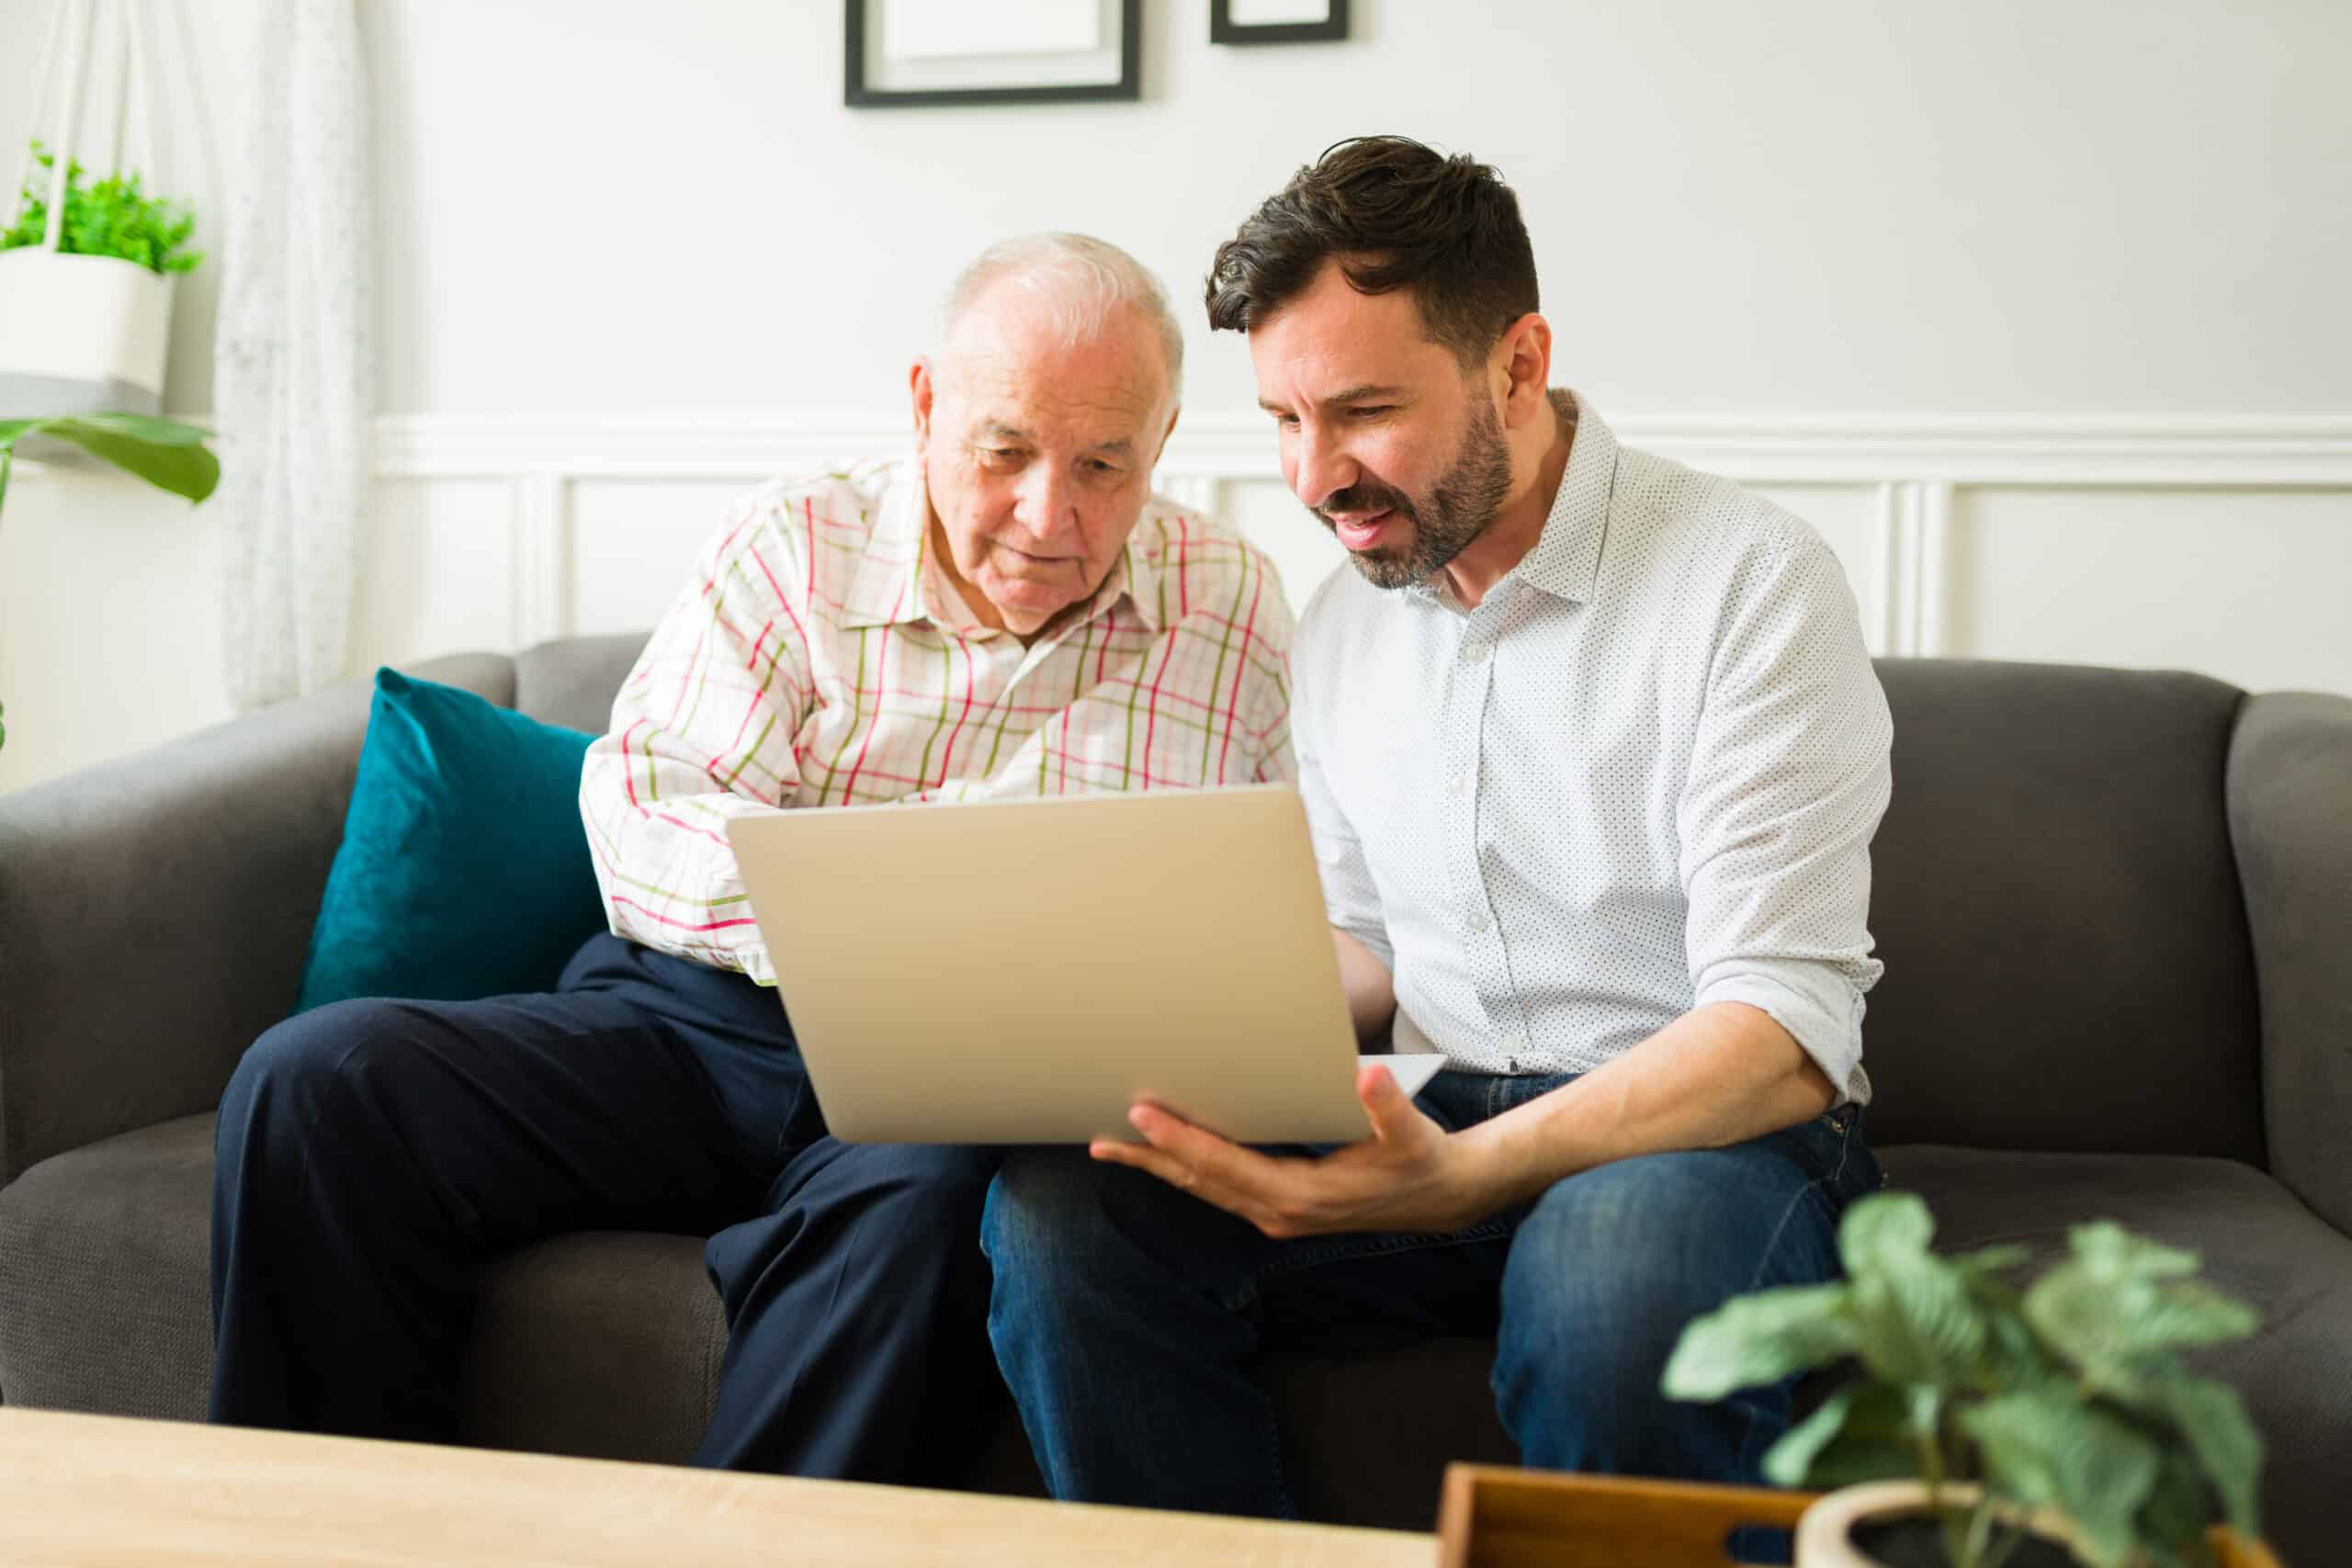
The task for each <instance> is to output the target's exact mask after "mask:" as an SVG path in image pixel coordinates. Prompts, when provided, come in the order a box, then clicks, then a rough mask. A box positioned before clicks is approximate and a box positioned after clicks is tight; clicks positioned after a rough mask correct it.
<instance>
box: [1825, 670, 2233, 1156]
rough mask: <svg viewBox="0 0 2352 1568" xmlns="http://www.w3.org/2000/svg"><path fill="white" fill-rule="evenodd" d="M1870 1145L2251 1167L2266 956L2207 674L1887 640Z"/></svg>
mask: <svg viewBox="0 0 2352 1568" xmlns="http://www.w3.org/2000/svg"><path fill="white" fill-rule="evenodd" d="M1878 671H1879V677H1880V679H1881V681H1882V682H1883V683H1884V684H1885V687H1886V695H1887V702H1888V704H1889V705H1890V707H1891V708H1892V709H1893V711H1894V798H1893V799H1892V801H1891V802H1890V803H1889V805H1888V807H1887V811H1886V817H1885V819H1884V821H1883V822H1882V823H1881V824H1880V827H1879V831H1878V837H1877V839H1876V840H1874V841H1873V843H1872V844H1871V934H1872V935H1873V936H1874V937H1875V938H1876V939H1877V942H1878V951H1879V955H1880V956H1881V957H1882V958H1883V959H1884V960H1885V961H1886V976H1885V978H1884V979H1883V980H1882V981H1881V982H1880V983H1879V985H1878V987H1877V988H1876V989H1875V990H1873V991H1872V992H1871V995H1870V1011H1869V1016H1868V1018H1867V1020H1866V1021H1864V1023H1863V1025H1862V1043H1863V1065H1864V1066H1866V1067H1867V1068H1868V1069H1869V1071H1870V1075H1871V1084H1872V1086H1873V1088H1874V1089H1875V1090H1876V1092H1877V1098H1876V1100H1874V1101H1873V1102H1872V1104H1871V1141H1872V1142H1873V1143H1875V1144H1879V1145H1893V1144H1903V1143H1936V1144H1966V1145H1972V1146H1974V1147H1978V1148H2017V1149H2051V1150H2072V1151H2077V1152H2086V1153H2089V1152H2103V1153H2118V1154H2127V1153H2128V1154H2190V1155H2221V1156H2228V1157H2230V1158H2233V1159H2241V1160H2245V1161H2246V1162H2248V1163H2249V1164H2255V1165H2260V1164H2262V1163H2263V1140H2262V1112H2261V1083H2260V1070H2261V1069H2260V1050H2259V1035H2258V1030H2257V1025H2256V1002H2255V992H2254V960H2253V954H2252V951H2251V947H2250V943H2249V940H2248V937H2247V928H2246V919H2245V906H2244V902H2243V900H2242V898H2241V897H2240V895H2239V890H2238V879H2237V866H2236V863H2235V860H2234V858H2233V853H2232V850H2231V845H2230V839H2229V827H2228V822H2227V819H2226V818H2225V817H2224V815H2223V811H2222V781H2223V772H2224V764H2225V762H2226V760H2227V758H2228V755H2229V748H2230V735H2231V729H2232V726H2233V723H2234V721H2235V718H2236V715H2237V711H2238V705H2239V703H2240V701H2241V700H2242V698H2243V696H2244V694H2243V693H2241V692H2239V691H2238V689H2237V688H2236V687H2234V686H2226V685H2223V684H2222V682H2219V681H2212V680H2208V679H2206V678H2205V677H2204V676H2201V675H2183V674H2174V673H2167V672H2162V671H2137V670H2093V669H2077V668H2072V667H2069V666H2064V665H2052V664H2003V663H1998V662H1994V661H1989V660H1905V659H1890V660H1880V661H1879V664H1878Z"/></svg>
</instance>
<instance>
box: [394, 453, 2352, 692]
mask: <svg viewBox="0 0 2352 1568" xmlns="http://www.w3.org/2000/svg"><path fill="white" fill-rule="evenodd" d="M1614 423H1615V424H1616V428H1617V431H1618V434H1619V435H1620V437H1621V438H1622V439H1623V440H1624V441H1625V442H1627V443H1628V444H1629V445H1633V446H1640V447H1643V448H1645V449H1647V450H1650V451H1654V452H1658V453H1661V454H1664V455H1666V456H1668V457H1674V458H1677V459H1679V460H1680V461H1683V462H1686V463H1689V464H1691V466H1692V467H1694V468H1703V469H1706V470H1708V471H1711V472H1714V473H1720V474H1724V475H1727V476H1729V477H1731V478H1733V479H1739V480H1741V481H1743V482H1746V483H1748V484H1751V485H1753V486H1755V487H1756V488H1758V490H1761V491H1765V492H1766V493H1768V494H1770V495H1772V496H1773V497H1774V498H1775V499H1777V500H1779V501H1780V502H1781V503H1782V504H1783V505H1786V506H1788V507H1789V508H1790V509H1791V510H1792V511H1794V512H1796V513H1798V514H1800V515H1802V516H1804V517H1805V518H1806V519H1807V521H1809V522H1811V523H1812V524H1813V525H1815V527H1816V528H1818V529H1819V530H1820V531H1821V533H1822V535H1823V536H1824V537H1825V538H1826V539H1827V540H1828V542H1829V544H1830V545H1831V547H1833V548H1834V549H1835V550H1836V551H1837V552H1838V557H1839V558H1840V559H1841V560H1842V561H1843V562H1844V563H1845V565H1846V568H1847V571H1848V574H1849V578H1850V579H1851V581H1852V583H1853V587H1854V592H1855V597H1856V600H1857V602H1858V603H1859V604H1860V611H1861V616H1862V625H1863V629H1864V632H1865V635H1866V636H1867V637H1868V639H1869V641H1870V644H1871V649H1873V651H1876V652H1880V653H1888V654H1958V655H1974V656H1984V657H1994V658H2056V659H2068V660H2082V661H2091V662H2105V663H2117V664H2154V665H2170V666H2175V667H2180V668H2189V669H2199V670H2204V671H2208V672H2210V673H2212V674H2215V675H2219V676H2221V677H2222V678H2224V679H2227V680H2233V681H2236V682H2239V683H2241V684H2245V685H2247V686H2250V687H2254V688H2256V689H2267V688H2273V687H2278V686H2309V687H2318V688H2321V689H2326V690H2336V691H2352V416H2347V417H2335V416H2324V417H2282V418H2253V417H2245V418H2210V419H2199V420H2188V419H2179V420H2166V419H2141V418H2124V417H2108V418H2014V419H1926V418H1899V419H1871V418H1854V419H1804V420H1775V419H1749V418H1736V417H1696V416H1683V417H1673V418H1649V419H1643V418H1625V419H1623V420H1620V421H1616V422H1614ZM905 432H906V425H905V422H904V420H903V418H902V417H899V416H884V415H872V416H864V417H842V418H818V417H811V416H806V415H794V414H769V415H760V414H742V413H718V414H712V415H708V416H695V415H675V414H672V415H659V416H598V415H528V416H513V417H490V418H481V417H468V416H456V415H393V416H387V417H385V418H383V419H381V420H380V421H379V434H378V452H377V470H378V473H379V485H380V490H381V492H382V497H383V504H382V505H381V507H380V508H379V525H378V528H377V530H376V536H375V541H374V545H373V547H372V549H371V561H370V564H371V570H370V571H369V573H368V580H367V586H366V589H365V591H364V592H363V596H362V599H363V602H362V604H361V605H360V606H359V612H358V615H357V619H356V636H355V643H356V646H355V648H354V650H353V652H354V664H355V667H356V668H361V669H365V668H369V667H372V666H373V665H374V664H375V663H377V662H379V661H380V660H391V659H399V658H409V657H414V656H416V655H419V654H424V653H432V652H440V651H446V650H448V649H456V648H460V647H520V646H524V645H526V644H529V643H532V642H535V641H538V640H540V639H542V638H546V637H562V636H568V635H571V634H575V633H586V632H604V631H622V630H629V629H635V628H640V627H643V626H649V625H650V624H651V623H652V622H653V621H654V620H655V619H656V618H657V617H658V616H659V615H660V614H661V613H662V609H663V607H664V606H665V605H666V604H668V603H669V602H670V600H671V598H672V596H673V593H674V592H675V591H676V589H677V587H678V585H679V584H680V583H682V582H683V581H684V572H685V567H686V563H687V561H688V559H689V558H691V557H692V555H693V553H694V552H695V549H697V548H698V547H700V546H701V545H702V543H703V542H704V540H705V539H706V538H707V536H708V534H709V532H710V530H711V528H712V527H713V526H714V525H715V524H716V522H717V519H718V513H719V509H720V507H721V506H722V505H723V504H724V503H725V501H726V500H727V498H728V497H729V496H730V495H731V494H733V493H735V492H736V491H740V490H741V489H742V488H743V487H744V486H746V485H748V484H751V483H753V482H756V481H758V480H761V479H766V478H768V477H770V476H771V475H774V474H776V473H781V472H788V471H791V470H793V469H795V468H806V467H810V466H813V465H816V464H820V463H825V462H833V461H839V460H842V459H844V458H854V457H864V456H868V455H885V454H891V453H895V452H898V451H899V450H901V449H902V448H903V446H904V445H905V440H906V434H905ZM1159 485H1160V488H1161V489H1162V490H1164V491H1168V492H1170V493H1171V494H1173V495H1175V496H1176V497H1177V498H1178V499H1180V500H1182V501H1184V502H1188V503H1191V504H1194V505H1199V506H1203V507H1207V508H1212V509H1222V510H1224V511H1226V512H1227V513H1228V514H1229V515H1232V516H1233V517H1234V518H1235V519H1236V520H1237V521H1238V523H1239V524H1240V525H1241V526H1242V527H1243V528H1244V529H1245V531H1247V532H1248V533H1250V535H1251V536H1252V537H1254V538H1256V539H1257V540H1258V541H1259V542H1260V543H1261V545H1263V546H1264V547H1267V548H1268V549H1269V551H1270V552H1272V554H1273V556H1274V558H1275V559H1276V561H1277V563H1278V564H1279V565H1280V567H1281V568H1282V570H1283V578H1284V581H1285V585H1286V587H1287V588H1288V589H1289V592H1290V594H1291V597H1292V599H1293V601H1294V603H1303V602H1304V600H1305V598H1306V594H1307V593H1308V592H1310V591H1311V590H1312V589H1313V587H1314V585H1315V583H1316V582H1317V581H1319V580H1320V578H1321V576H1322V574H1323V573H1324V572H1325V571H1328V570H1330V569H1331V567H1332V566H1333V565H1334V564H1335V563H1336V562H1337V561H1338V560H1339V551H1338V547H1336V545H1334V544H1332V543H1331V541H1330V540H1329V538H1328V537H1327V536H1325V535H1324V533H1323V531H1322V530H1321V529H1319V528H1318V527H1317V526H1315V525H1313V524H1312V523H1311V522H1310V521H1309V520H1308V519H1307V518H1306V515H1305V514H1304V513H1303V512H1301V510H1300V509H1299V508H1298V506H1297V504H1296V502H1294V501H1292V500H1291V498H1290V497H1289V495H1288V492H1287V491H1285V490H1283V486H1282V484H1281V481H1280V477H1279V475H1278V474H1277V472H1276V470H1275V466H1274V447H1273V438H1272V432H1271V430H1270V429H1269V427H1268V426H1267V424H1266V423H1265V422H1264V420H1263V417H1262V416H1261V415H1259V414H1256V413H1226V414H1207V415H1198V414H1195V415H1188V416H1187V417H1186V418H1185V420H1184V422H1183V423H1182V426H1181V427H1180V428H1179V430H1178V432H1177V434H1176V435H1175V437H1174V438H1173V439H1172V440H1171V441H1170V444H1169V449H1168V452H1167V454H1166V457H1165V459H1164V461H1163V462H1162V464H1161V466H1160V471H1159Z"/></svg>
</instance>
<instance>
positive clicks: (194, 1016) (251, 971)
mask: <svg viewBox="0 0 2352 1568" xmlns="http://www.w3.org/2000/svg"><path fill="white" fill-rule="evenodd" d="M415 673H417V674H419V675H423V676H424V677H425V678H427V679H430V680H436V681H442V682H447V683H449V684H453V685H463V686H466V687H468V688H469V689H470V690H473V691H476V692H479V693H481V694H482V695H484V696H486V697H489V698H491V699H492V701H494V702H499V703H508V702H511V701H512V700H513V695H514V664H513V661H512V660H508V659H506V658H504V657H503V656H497V655H486V654H466V655H459V656H458V657H456V658H452V659H444V660H435V661H433V662H432V663H429V664H424V665H420V666H418V667H417V669H416V671H415ZM370 696H371V688H370V685H369V684H368V682H353V683H350V684H347V685H344V686H338V687H335V688H334V689H332V690H329V691H325V692H321V693H318V694H315V695H312V696H310V697H305V698H302V699H300V700H299V701H296V702H290V703H286V704H283V705H278V706H276V707H271V708H265V709H263V710H261V711H259V712H256V713H253V714H249V715H247V716H244V717H243V718H239V719H236V720H233V721H232V722H231V723H228V724H224V725H220V726H219V727H217V728H212V729H208V730H203V731H199V732H198V733H197V734H194V735H190V736H187V737H186V738H184V739H178V740H175V741H171V742H169V743H167V744H165V745H162V746H158V747H155V748H153V749H152V750H146V751H142V752H140V753H138V754H137V755H134V756H130V757H125V758H121V759H119V760H117V761H110V762H105V763H101V764H98V765H97V766H95V767H90V768H85V769H83V770H82V771H80V772H79V773H72V774H69V775H67V776H66V777H63V778H60V779H55V780H52V781H51V782H49V783H47V784H39V785H35V786H33V787H31V788H29V789H24V790H19V791H17V792H15V793H14V794H11V795H0V1182H6V1181H11V1180H14V1179H16V1178H17V1175H18V1174H19V1173H20V1172H22V1171H24V1170H25V1169H27V1168H28V1167H30V1166H32V1165H34V1164H36V1163H38V1162H39V1161H40V1160H43V1159H46V1158H48V1157H49V1156H51V1155H54V1154H58V1153H61V1152H62V1151H64V1150H66V1149H71V1148H78V1147H80V1146H81V1145H84V1144H87V1143H90V1142H93V1141H94V1140H96V1139H98V1138H104V1137H108V1136H111V1135H113V1134H117V1133H124V1132H129V1131H130V1130H132V1129H134V1128H139V1127H144V1126H147V1125H150V1124H152V1123H153V1122H162V1121H166V1120H169V1119H170V1118H173V1117H175V1116H187V1115H190V1114H193V1113H195V1112H198V1111H209V1110H211V1109H212V1108H213V1107H215V1106H216V1105H218V1104H219V1103H220V1090H221V1089H222V1088H223V1087H224V1086H226V1084H227V1083H228V1081H229V1075H230V1074H231V1072H232V1071H233V1070H234V1069H235V1067H236V1064H237V1058H238V1057H239V1056H241V1055H243V1053H244V1049H245V1047H246V1046H247V1045H249V1044H251V1043H253V1040H254V1036H256V1035H258V1034H259V1033H261V1032H262V1031H264V1030H266V1029H267V1028H268V1027H269V1026H270V1025H271V1024H273V1023H275V1022H277V1021H278V1020H279V1019H280V1018H282V1017H284V1016H285V1014H286V1010H287V1009H288V1008H289V1007H291V1006H292V1005H293V1001H294V995H295V991H296V988H297V987H298V986H299V985H300V979H301V972H302V961H303V957H304V955H305V953H307V952H308V949H309V945H310V935H311V921H312V920H313V919H315V918H316V916H317V914H318V908H319V897H320V894H321V893H322V890H323V889H324V887H325V886H326V874H327V868H328V866H329V865H330V864H331V863H333V862H334V852H335V848H336V846H337V845H338V844H339V843H341V841H342V839H343V816H344V810H345V807H346V806H347V805H348V804H349V801H350V796H351V780H352V774H353V773H354V771H355V770H356V767H357V764H358V758H359V746H360V741H361V740H362V739H363V738H364V736H365V734H366V731H367V723H368V701H369V698H370Z"/></svg>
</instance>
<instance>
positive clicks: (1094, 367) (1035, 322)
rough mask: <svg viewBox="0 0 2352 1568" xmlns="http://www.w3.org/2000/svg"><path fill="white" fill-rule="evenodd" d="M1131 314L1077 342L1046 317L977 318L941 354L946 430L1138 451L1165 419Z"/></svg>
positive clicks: (1148, 351) (1142, 330)
mask: <svg viewBox="0 0 2352 1568" xmlns="http://www.w3.org/2000/svg"><path fill="white" fill-rule="evenodd" d="M1134 314H1135V313H1134V312H1132V311H1125V312H1118V313H1114V316H1113V318H1112V319H1111V320H1110V321H1107V322H1105V323H1104V325H1103V328H1102V330H1100V331H1095V332H1087V333H1080V335H1078V336H1077V337H1076V338H1075V339H1074V340H1073V339H1072V338H1071V337H1070V336H1069V331H1068V329H1067V327H1066V326H1064V325H1063V323H1062V322H1060V321H1057V320H1054V319H1052V318H1051V317H1050V316H1048V315H1046V313H1045V312H1042V311H1035V310H1000V311H989V310H977V309H976V310H973V311H971V312H969V313H968V314H967V316H966V318H965V320H964V321H962V322H960V323H959V324H958V326H957V328H956V332H955V333H953V334H952V335H951V336H950V337H949V338H948V339H947V340H946V342H944V344H942V345H941V348H940V353H939V356H938V360H937V362H936V364H935V367H934V375H935V377H936V378H937V380H938V383H939V389H940V393H941V396H942V398H943V400H944V402H945V404H946V405H947V406H945V407H943V408H942V409H941V411H940V417H941V418H942V419H943V421H944V422H946V423H950V424H951V425H958V424H960V425H962V426H964V427H966V428H967V429H969V430H974V431H978V430H980V429H982V428H983V427H986V428H988V429H993V430H999V431H1008V432H1013V433H1018V434H1023V435H1025V436H1026V437H1027V438H1029V439H1031V440H1033V441H1036V442H1039V443H1050V444H1063V443H1070V444H1076V445H1081V446H1100V445H1103V444H1106V443H1114V442H1126V443H1130V444H1133V445H1135V446H1141V444H1142V442H1143V440H1144V438H1145V436H1146V434H1148V432H1149V430H1150V427H1151V426H1152V425H1153V424H1154V423H1156V422H1157V421H1158V419H1159V417H1160V414H1161V408H1162V404H1163V402H1164V400H1165V399H1166V396H1167V389H1166V380H1167V371H1166V367H1165V366H1164V365H1163V364H1162V363H1161V358H1162V356H1161V354H1160V350H1159V343H1158V342H1157V340H1156V339H1155V338H1154V337H1153V335H1152V334H1151V333H1150V332H1149V330H1148V327H1147V326H1146V325H1145V323H1143V322H1142V321H1137V320H1133V319H1122V318H1123V317H1125V318H1132V317H1133V316H1134Z"/></svg>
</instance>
